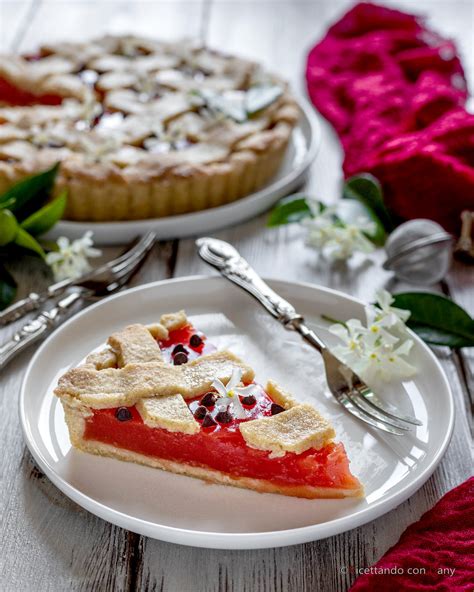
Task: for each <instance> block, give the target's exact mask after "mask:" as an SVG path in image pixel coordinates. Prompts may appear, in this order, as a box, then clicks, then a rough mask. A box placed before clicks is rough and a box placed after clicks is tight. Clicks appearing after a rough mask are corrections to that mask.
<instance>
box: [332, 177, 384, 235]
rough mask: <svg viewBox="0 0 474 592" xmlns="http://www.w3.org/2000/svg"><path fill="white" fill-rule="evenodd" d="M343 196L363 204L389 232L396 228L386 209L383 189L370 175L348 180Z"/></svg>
mask: <svg viewBox="0 0 474 592" xmlns="http://www.w3.org/2000/svg"><path fill="white" fill-rule="evenodd" d="M342 196H343V197H344V198H345V199H355V200H357V201H360V202H361V203H363V204H364V205H365V207H366V208H367V209H368V210H371V211H372V212H373V215H374V216H375V217H376V218H378V220H380V222H381V224H382V225H383V227H384V229H385V230H386V231H387V232H391V231H392V230H393V229H394V228H395V224H394V222H393V220H392V218H391V216H390V214H389V212H388V210H387V208H386V207H385V203H384V200H383V193H382V187H381V186H380V183H379V181H378V180H377V179H376V178H375V177H373V176H372V175H370V174H369V173H361V174H360V175H356V176H355V177H351V178H350V179H348V180H347V181H346V182H345V184H344V188H343V192H342Z"/></svg>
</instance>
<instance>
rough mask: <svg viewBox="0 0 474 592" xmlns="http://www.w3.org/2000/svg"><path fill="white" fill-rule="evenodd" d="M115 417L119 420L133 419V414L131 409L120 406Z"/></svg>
mask: <svg viewBox="0 0 474 592" xmlns="http://www.w3.org/2000/svg"><path fill="white" fill-rule="evenodd" d="M115 417H116V418H117V419H118V420H119V421H128V420H129V419H132V414H131V413H130V410H129V409H127V408H126V407H119V408H118V409H117V411H116V412H115Z"/></svg>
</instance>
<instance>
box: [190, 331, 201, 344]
mask: <svg viewBox="0 0 474 592" xmlns="http://www.w3.org/2000/svg"><path fill="white" fill-rule="evenodd" d="M201 344H202V339H201V338H200V337H199V335H198V334H197V333H195V334H194V335H191V339H190V340H189V345H190V346H191V347H199V346H200V345H201Z"/></svg>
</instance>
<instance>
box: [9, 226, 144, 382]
mask: <svg viewBox="0 0 474 592" xmlns="http://www.w3.org/2000/svg"><path fill="white" fill-rule="evenodd" d="M134 242H135V241H134ZM154 242H155V235H154V233H148V234H146V235H145V236H144V237H143V238H142V239H140V240H139V241H138V242H136V244H135V245H134V246H132V247H131V248H129V249H128V250H127V251H126V252H125V253H124V254H123V255H121V256H120V257H118V258H117V259H115V260H114V262H113V264H112V265H105V266H102V267H101V268H98V269H97V270H95V271H94V272H93V273H91V274H90V275H89V276H88V277H87V278H86V279H84V280H81V281H80V282H79V283H75V284H74V285H73V286H72V291H71V292H70V293H68V294H67V295H66V296H64V297H63V298H61V299H60V300H59V301H58V302H56V304H55V306H53V307H52V308H50V309H49V310H45V311H43V312H41V313H40V314H38V315H37V316H36V317H34V318H33V319H31V320H30V321H29V322H27V323H26V324H25V325H23V327H22V328H21V329H20V330H19V331H17V332H16V333H15V334H14V335H13V336H12V337H11V339H10V340H9V341H7V342H6V343H5V344H3V345H1V346H0V370H1V369H3V368H4V367H5V366H6V365H7V364H8V362H10V361H11V360H12V359H13V358H14V357H15V356H16V355H18V354H19V353H20V352H22V351H23V350H24V349H26V348H28V347H29V346H30V345H32V344H33V343H35V342H36V341H38V340H39V339H41V338H42V337H44V336H45V335H46V333H48V332H49V331H50V330H51V329H53V328H55V327H57V326H58V325H59V324H60V323H61V321H62V320H63V319H64V317H65V316H66V315H67V313H68V311H69V310H70V309H71V308H72V307H73V306H74V304H75V303H76V302H78V301H79V300H86V301H95V300H99V299H101V298H104V297H106V296H109V295H111V294H114V293H115V292H118V291H119V290H120V289H121V288H123V287H124V286H125V285H126V284H127V283H128V282H129V281H130V280H131V279H132V277H133V276H134V274H135V273H136V272H137V271H138V270H139V269H140V267H141V266H142V264H143V263H144V261H145V259H146V257H147V255H148V253H149V252H150V250H151V248H152V247H153V244H154Z"/></svg>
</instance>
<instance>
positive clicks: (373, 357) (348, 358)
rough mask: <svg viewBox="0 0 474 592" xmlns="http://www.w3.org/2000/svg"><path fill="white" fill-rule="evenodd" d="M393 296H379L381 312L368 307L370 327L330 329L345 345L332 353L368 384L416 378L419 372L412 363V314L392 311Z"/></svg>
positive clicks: (354, 323)
mask: <svg viewBox="0 0 474 592" xmlns="http://www.w3.org/2000/svg"><path fill="white" fill-rule="evenodd" d="M392 302H393V298H392V296H391V295H390V294H389V293H388V292H386V291H385V290H383V291H381V292H379V293H378V294H377V303H378V304H379V305H380V306H381V308H380V309H378V308H376V307H374V306H369V307H367V326H365V325H363V324H362V323H361V322H360V321H359V320H358V319H350V320H349V321H347V322H346V323H344V324H342V323H337V324H335V325H332V326H331V327H329V331H330V332H331V333H332V334H333V335H336V336H337V337H338V338H339V339H340V340H341V341H342V342H343V344H341V345H336V346H335V347H334V348H332V349H331V351H332V352H333V353H334V355H335V356H336V357H337V358H339V359H340V360H341V361H342V362H344V363H345V364H347V365H348V366H349V367H350V368H351V369H352V370H353V371H354V372H355V373H356V374H358V375H359V376H360V377H361V378H362V379H363V380H365V381H366V382H367V383H368V384H371V383H372V384H373V383H377V382H387V381H391V380H397V379H403V378H408V377H410V376H413V375H414V374H415V373H416V368H415V367H414V366H412V365H411V364H410V363H409V362H408V361H407V359H408V356H409V354H410V351H411V349H412V347H413V340H412V339H410V338H409V336H408V332H407V328H406V326H405V324H404V321H406V320H407V318H408V317H409V315H410V313H409V312H408V311H404V310H401V309H397V308H395V307H391V306H390V304H391V303H392Z"/></svg>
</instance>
